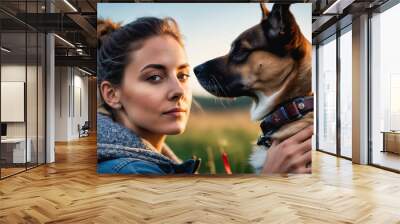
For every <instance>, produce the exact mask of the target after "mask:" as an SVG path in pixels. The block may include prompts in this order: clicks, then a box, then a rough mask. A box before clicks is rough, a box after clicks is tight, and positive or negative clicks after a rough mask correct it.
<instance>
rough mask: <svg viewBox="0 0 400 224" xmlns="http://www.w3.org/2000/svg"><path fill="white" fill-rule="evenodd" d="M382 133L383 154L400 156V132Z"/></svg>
mask: <svg viewBox="0 0 400 224" xmlns="http://www.w3.org/2000/svg"><path fill="white" fill-rule="evenodd" d="M381 133H383V150H382V152H392V153H396V154H400V131H382V132H381Z"/></svg>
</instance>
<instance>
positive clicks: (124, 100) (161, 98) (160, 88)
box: [119, 35, 192, 135]
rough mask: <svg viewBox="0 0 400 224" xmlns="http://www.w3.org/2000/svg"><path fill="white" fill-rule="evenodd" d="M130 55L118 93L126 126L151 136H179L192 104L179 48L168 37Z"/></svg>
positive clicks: (148, 42) (152, 40) (151, 40)
mask: <svg viewBox="0 0 400 224" xmlns="http://www.w3.org/2000/svg"><path fill="white" fill-rule="evenodd" d="M130 56H131V61H132V62H131V63H130V64H128V65H127V67H126V69H125V73H124V76H123V77H124V78H123V81H122V85H121V87H120V90H119V91H120V103H121V104H122V107H123V109H124V112H125V113H126V114H125V115H126V116H127V118H128V120H129V123H130V125H133V127H134V128H136V129H138V130H141V131H146V132H150V133H155V134H166V135H173V134H180V133H182V132H183V131H184V130H185V127H186V123H187V120H188V116H189V112H190V105H191V101H192V93H191V90H190V88H189V80H188V78H189V71H190V70H189V65H188V62H187V58H186V54H185V51H184V49H183V47H182V46H181V45H180V44H179V43H178V42H177V41H176V40H175V39H174V38H173V37H171V36H169V35H162V36H156V37H152V38H149V39H147V40H146V41H145V42H144V44H143V46H142V47H141V48H140V49H138V50H135V51H133V52H132V53H131V55H130Z"/></svg>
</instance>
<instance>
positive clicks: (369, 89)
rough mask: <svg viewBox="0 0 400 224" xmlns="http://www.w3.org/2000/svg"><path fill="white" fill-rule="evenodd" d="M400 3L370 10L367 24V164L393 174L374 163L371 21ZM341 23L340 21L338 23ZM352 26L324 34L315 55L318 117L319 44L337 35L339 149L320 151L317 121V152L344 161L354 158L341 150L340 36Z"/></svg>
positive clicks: (337, 125) (337, 134) (396, 1)
mask: <svg viewBox="0 0 400 224" xmlns="http://www.w3.org/2000/svg"><path fill="white" fill-rule="evenodd" d="M399 2H400V1H399V0H388V1H386V2H385V3H384V4H383V5H381V6H379V7H378V8H375V9H370V10H368V11H366V12H367V13H368V22H367V23H368V24H367V27H368V28H367V47H368V49H367V51H368V52H367V66H368V68H367V82H368V84H367V85H368V86H367V92H368V93H367V94H368V95H367V104H368V105H367V107H368V112H367V113H368V114H367V119H368V124H367V128H368V137H367V141H368V152H367V153H368V159H367V160H368V161H367V163H368V165H370V166H373V167H377V168H380V169H384V170H387V171H391V172H395V173H400V170H396V169H393V168H389V167H385V166H382V165H379V164H374V163H373V148H372V146H373V145H372V143H373V142H372V110H371V109H372V102H371V100H372V97H371V94H372V85H371V78H372V61H371V56H372V41H371V39H372V38H371V37H372V29H371V19H372V14H373V13H374V12H375V13H383V12H385V11H386V10H388V9H390V8H392V7H394V6H396V5H397V4H398V3H399ZM346 19H348V18H346V17H344V18H343V20H346ZM338 22H339V21H338ZM345 23H348V21H345ZM350 25H352V23H349V24H346V25H345V26H344V27H339V25H336V24H335V25H334V26H336V33H334V34H331V35H326V33H325V34H324V35H322V36H324V38H323V39H322V40H321V39H318V41H319V42H318V43H317V44H316V54H315V56H316V92H317V101H316V110H315V111H316V116H317V115H318V108H319V97H318V90H319V85H318V84H319V82H318V81H319V63H318V60H319V53H318V52H319V51H318V49H319V43H321V42H324V41H326V40H327V39H329V38H331V36H332V35H335V34H336V38H335V39H336V48H337V49H336V56H337V60H336V69H337V71H336V75H337V79H336V87H337V88H336V91H337V92H336V104H337V105H336V122H337V123H336V127H337V130H336V147H337V149H336V154H334V153H331V152H327V151H324V150H323V149H319V128H318V124H319V121H318V119H316V125H317V127H316V131H317V133H316V148H317V149H316V150H317V151H319V152H323V153H326V154H329V155H333V156H336V157H339V158H344V159H347V160H350V161H351V160H352V158H349V157H346V156H343V155H341V149H340V141H341V139H340V132H341V127H340V74H341V71H340V36H341V35H343V34H344V33H342V31H344V30H346V29H347V27H348V26H350ZM330 28H331V27H329V28H328V29H330ZM327 33H329V32H327ZM318 38H320V37H318Z"/></svg>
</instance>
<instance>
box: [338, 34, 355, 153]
mask: <svg viewBox="0 0 400 224" xmlns="http://www.w3.org/2000/svg"><path fill="white" fill-rule="evenodd" d="M351 48H352V34H351V26H349V27H347V28H346V29H344V30H343V31H342V34H341V36H340V155H342V156H344V157H348V158H351V157H352V148H351V141H352V138H351V136H352V125H351V124H352V96H353V95H352V74H353V71H352V49H351Z"/></svg>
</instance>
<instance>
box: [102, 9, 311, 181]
mask: <svg viewBox="0 0 400 224" xmlns="http://www.w3.org/2000/svg"><path fill="white" fill-rule="evenodd" d="M98 38H99V40H100V43H99V48H98V63H97V64H98V84H99V90H100V95H101V98H102V100H103V104H102V107H101V108H100V109H99V111H98V117H97V120H98V130H97V131H98V132H97V152H98V167H97V170H98V172H99V173H122V174H158V175H162V174H180V173H182V174H192V173H195V172H196V171H197V169H198V167H199V164H200V161H199V160H194V159H190V160H187V161H185V162H182V161H181V160H180V159H179V158H177V156H176V155H175V154H174V153H173V151H172V150H171V149H170V148H169V147H168V146H167V145H166V144H165V138H166V136H167V135H176V134H181V133H182V132H183V131H184V130H185V127H186V123H187V120H188V116H189V112H190V106H191V100H192V93H191V90H190V88H189V82H188V78H189V71H190V70H189V69H190V68H189V64H188V61H187V57H186V53H185V51H184V46H183V42H182V37H181V34H180V32H179V29H178V26H177V24H176V22H175V21H174V20H173V19H171V18H165V19H158V18H154V17H144V18H139V19H137V20H136V21H133V22H131V23H129V24H127V25H124V26H122V27H120V26H119V25H118V24H113V23H112V22H111V21H100V22H99V24H98ZM303 135H304V134H303ZM281 145H283V146H286V145H287V144H286V145H285V144H279V145H277V146H275V145H274V147H276V148H278V149H279V147H281ZM286 148H289V147H284V149H280V150H270V151H272V152H275V151H276V153H275V155H276V157H279V155H282V156H283V157H284V158H286V157H285V154H284V153H282V152H285V149H286ZM309 148H310V149H311V145H310V147H309ZM290 150H291V151H293V150H294V149H293V147H291V149H290ZM302 150H304V149H303V148H302ZM308 151H309V150H308ZM288 155H289V154H288ZM270 157H272V158H274V156H273V155H272V156H270ZM310 157H311V155H310ZM287 158H289V160H290V157H287ZM310 160H311V158H310ZM278 161H280V163H283V162H287V160H285V159H283V160H282V159H280V160H278ZM302 162H303V161H302ZM270 164H272V165H273V164H274V163H273V162H271V163H270ZM305 164H306V162H305V161H304V164H299V165H302V167H305ZM296 166H297V165H296ZM290 169H292V168H288V167H287V166H282V165H281V164H278V165H275V166H269V167H267V166H266V167H265V169H264V172H266V173H268V172H289V171H293V170H290Z"/></svg>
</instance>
